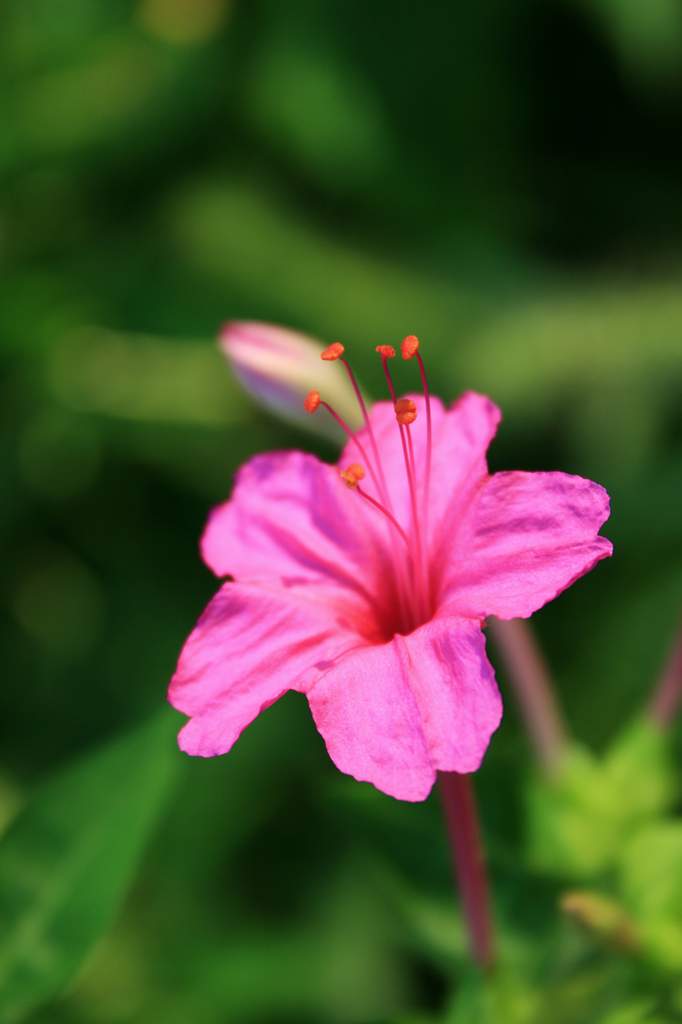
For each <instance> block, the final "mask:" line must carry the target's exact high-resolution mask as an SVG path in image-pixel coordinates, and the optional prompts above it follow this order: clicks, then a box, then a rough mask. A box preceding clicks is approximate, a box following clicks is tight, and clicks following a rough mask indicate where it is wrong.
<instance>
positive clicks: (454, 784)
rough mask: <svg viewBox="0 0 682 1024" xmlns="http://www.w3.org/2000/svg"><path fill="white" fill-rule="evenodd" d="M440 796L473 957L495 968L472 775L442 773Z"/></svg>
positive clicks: (483, 861) (485, 875) (488, 967)
mask: <svg viewBox="0 0 682 1024" xmlns="http://www.w3.org/2000/svg"><path fill="white" fill-rule="evenodd" d="M438 779H439V782H440V793H441V798H442V801H443V809H444V811H445V823H446V826H447V833H448V839H449V841H450V850H451V854H452V865H453V869H454V873H455V877H456V879H457V885H458V888H459V892H460V896H461V900H462V906H463V909H464V916H465V918H466V922H467V928H468V931H469V945H470V948H471V954H472V956H473V958H474V960H475V961H476V963H477V964H478V966H479V967H482V968H483V969H484V970H488V969H490V968H491V967H492V965H493V960H494V949H493V924H492V917H491V915H490V900H489V895H488V877H487V874H486V868H485V860H484V856H483V846H482V843H481V833H480V828H479V823H478V814H477V811H476V798H475V796H474V790H473V786H472V784H471V778H470V776H469V775H460V774H459V772H439V773H438Z"/></svg>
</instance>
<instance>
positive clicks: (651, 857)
mask: <svg viewBox="0 0 682 1024" xmlns="http://www.w3.org/2000/svg"><path fill="white" fill-rule="evenodd" d="M620 881H621V887H622V894H623V900H624V902H625V903H626V905H627V907H628V909H629V910H630V912H631V914H632V915H633V917H634V918H635V921H636V925H637V933H638V936H639V939H640V942H641V944H642V947H643V948H644V950H645V952H647V953H648V955H649V958H650V960H651V961H652V962H654V963H656V965H657V966H659V967H661V968H663V969H664V970H669V971H673V972H679V971H682V822H679V821H668V822H657V823H655V824H652V825H649V826H648V827H646V828H642V829H640V830H639V831H638V832H637V833H636V834H635V835H633V836H632V837H631V839H630V840H629V842H628V843H627V844H626V845H625V847H624V849H623V854H622V863H621V875H620Z"/></svg>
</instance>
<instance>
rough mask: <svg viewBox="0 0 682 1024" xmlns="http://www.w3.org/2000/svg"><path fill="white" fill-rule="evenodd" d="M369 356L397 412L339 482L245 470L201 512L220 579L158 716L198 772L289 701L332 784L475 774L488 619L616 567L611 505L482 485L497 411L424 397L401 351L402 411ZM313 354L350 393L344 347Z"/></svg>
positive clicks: (401, 792)
mask: <svg viewBox="0 0 682 1024" xmlns="http://www.w3.org/2000/svg"><path fill="white" fill-rule="evenodd" d="M338 349H340V351H338ZM378 351H379V353H380V355H381V358H382V363H383V366H384V371H385V373H386V377H387V381H388V384H389V388H390V391H391V396H392V401H391V402H379V403H378V404H376V405H374V407H373V408H372V409H371V411H370V412H369V413H368V414H367V417H366V425H365V427H364V428H363V429H362V430H360V431H358V432H357V434H353V433H352V432H351V431H350V430H348V433H349V440H348V443H347V445H346V448H345V451H344V452H343V455H342V457H341V459H340V462H339V465H338V467H334V466H330V465H327V464H325V463H323V462H320V461H319V459H317V458H315V457H314V456H312V455H307V454H304V453H302V452H298V451H292V452H274V453H271V454H267V455H260V456H257V457H256V458H254V459H252V460H251V461H250V462H248V463H247V464H246V465H245V466H243V467H242V469H241V470H240V471H239V473H238V475H237V480H236V484H235V487H234V491H233V494H232V497H231V498H230V500H229V501H227V502H226V503H225V504H223V505H220V506H218V507H217V508H216V509H214V511H213V512H212V514H211V516H210V519H209V522H208V525H207V527H206V530H205V533H204V535H203V538H202V543H201V550H202V554H203V557H204V560H205V561H206V563H207V565H208V566H209V567H210V568H211V569H212V570H213V571H214V572H215V573H216V575H217V576H220V577H225V576H228V575H229V576H230V577H233V580H234V581H230V582H226V583H224V584H223V586H222V587H221V589H220V590H219V591H218V593H217V595H216V596H215V597H214V598H213V600H212V601H211V602H210V604H209V605H208V607H207V609H206V610H205V612H204V614H203V615H202V617H201V618H200V620H199V622H198V623H197V626H196V628H195V629H194V631H193V633H192V634H191V635H190V637H189V639H188V640H187V642H186V644H185V647H184V649H183V651H182V653H181V656H180V660H179V663H178V667H177V671H176V673H175V675H174V677H173V680H172V682H171V685H170V691H169V699H170V702H171V703H172V704H173V705H174V707H176V708H177V709H178V710H180V711H182V712H183V713H184V714H186V715H188V716H190V720H189V721H188V722H187V723H186V725H185V726H184V728H183V729H182V730H181V732H180V737H179V743H180V747H181V749H182V750H184V751H186V752H187V753H188V754H195V755H199V756H202V757H212V756H215V755H218V754H224V753H226V752H227V751H228V750H229V749H230V748H231V746H232V745H233V743H234V742H235V740H236V739H237V737H238V736H239V734H240V733H241V731H242V730H243V729H244V728H245V727H246V726H247V725H248V724H249V723H250V722H251V721H253V719H254V718H256V716H257V715H258V714H259V713H260V712H261V711H263V710H264V709H265V708H267V707H268V706H269V705H270V704H272V703H273V702H274V701H276V700H277V699H278V698H279V697H281V696H282V695H283V694H284V693H286V692H287V691H288V690H297V691H299V692H302V693H304V694H305V695H306V697H307V699H308V703H309V705H310V708H311V711H312V714H313V718H314V720H315V724H316V726H317V728H318V730H319V732H320V733H321V734H322V736H323V738H324V741H325V743H326V746H327V750H328V752H329V755H330V757H331V759H332V761H333V762H334V763H335V765H336V766H337V767H338V768H339V769H340V770H341V771H343V772H346V773H348V774H349V775H353V776H354V777H355V778H356V779H358V780H360V781H366V782H371V783H372V784H373V785H374V786H376V787H377V788H378V789H380V790H383V791H384V792H385V793H388V794H390V795H391V796H394V797H397V798H398V799H402V800H423V799H424V798H425V797H426V796H427V795H428V793H429V791H430V789H431V786H432V785H433V782H434V779H435V777H436V772H437V771H456V772H472V771H475V770H476V769H477V768H478V767H479V765H480V763H481V760H482V758H483V755H484V753H485V750H486V748H487V746H488V743H489V740H490V737H491V735H492V733H493V732H494V731H495V729H496V728H497V726H498V725H499V722H500V718H501V715H502V704H501V699H500V694H499V691H498V689H497V685H496V683H495V677H494V674H493V670H492V667H491V666H490V664H489V662H488V659H487V657H486V652H485V638H484V635H483V632H482V627H483V625H484V622H485V619H486V618H487V617H488V616H490V615H495V616H497V617H499V618H502V619H510V618H517V617H522V618H525V617H527V616H529V615H531V614H532V613H533V612H534V611H536V610H537V609H538V608H540V607H542V605H544V604H545V603H546V602H547V601H551V600H552V598H554V597H556V596H557V594H559V593H560V592H561V591H562V590H564V589H565V588H566V587H568V586H570V584H571V583H573V582H574V581H575V580H577V579H578V578H579V577H580V576H582V575H583V573H586V572H588V571H589V570H590V569H591V568H593V566H594V565H595V564H596V563H597V562H598V561H599V560H600V559H601V558H605V557H606V556H608V555H610V554H611V550H612V549H611V544H610V542H609V541H608V540H606V539H605V538H604V537H600V536H598V531H599V529H600V527H601V525H602V524H603V523H604V521H605V520H606V519H607V518H608V514H609V499H608V495H607V493H606V491H605V490H604V489H603V488H602V487H600V486H599V485H598V484H595V483H592V482H591V481H589V480H585V479H583V478H582V477H579V476H570V475H568V474H565V473H524V472H503V473H496V474H494V475H492V476H491V475H490V474H489V473H488V469H487V464H486V450H487V448H488V445H489V444H490V442H491V440H492V438H493V437H494V435H495V431H496V429H497V425H498V423H499V421H500V412H499V410H498V409H497V407H496V406H495V405H494V404H493V403H492V402H491V401H490V400H489V399H488V398H486V397H484V396H483V395H478V394H475V393H473V392H467V393H466V394H464V395H463V396H462V397H461V398H460V399H459V400H458V401H457V402H455V404H454V405H452V406H451V407H450V408H446V407H445V406H444V405H443V404H442V403H441V402H440V400H438V399H436V398H433V397H430V396H429V393H428V388H427V386H426V376H425V372H424V365H423V362H422V359H421V356H420V355H419V351H418V342H417V340H416V339H414V338H409V339H406V342H405V343H404V344H403V357H404V358H406V359H409V358H412V357H413V356H415V355H416V357H417V360H418V363H419V369H420V373H421V378H422V383H423V385H424V395H423V396H417V395H412V396H409V397H408V398H403V399H397V397H396V395H395V391H394V388H393V382H392V378H391V374H390V371H389V369H388V360H389V359H390V358H391V357H392V356H393V355H394V354H395V353H394V350H393V349H391V348H390V346H379V349H378ZM326 356H327V358H328V359H335V358H341V360H342V362H343V364H344V366H345V367H347V369H348V373H349V377H350V378H351V380H353V378H352V373H351V371H350V368H349V367H348V365H347V363H346V361H345V359H344V358H343V346H340V345H339V346H338V348H337V349H334V348H333V347H330V348H329V349H328V350H327V352H326ZM319 406H326V403H325V402H324V401H322V399H321V398H320V396H319V394H317V392H312V393H311V395H310V396H309V398H308V400H307V404H306V407H307V408H308V409H309V411H311V412H313V411H315V409H317V408H318V407H319ZM327 408H328V409H329V407H328V406H327ZM329 411H330V412H331V414H332V415H335V412H334V410H332V409H329ZM337 418H339V419H340V417H337ZM339 470H341V473H340V472H339ZM340 475H341V477H342V479H339V477H340ZM344 483H345V484H346V485H347V486H344Z"/></svg>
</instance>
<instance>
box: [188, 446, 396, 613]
mask: <svg viewBox="0 0 682 1024" xmlns="http://www.w3.org/2000/svg"><path fill="white" fill-rule="evenodd" d="M380 520H381V516H380V514H378V513H376V512H375V511H374V510H372V509H369V510H368V509H367V508H366V506H365V503H364V502H362V501H361V500H360V499H359V497H358V495H357V494H354V493H352V492H351V491H350V490H349V489H348V488H347V487H346V486H345V485H344V484H343V482H342V481H341V480H340V479H339V475H338V471H337V470H336V469H335V468H334V467H332V466H328V465H326V464H325V463H323V462H320V461H319V460H318V459H316V458H315V457H314V456H312V455H304V454H303V453H301V452H274V453H272V454H268V455H258V456H256V458H253V459H251V460H250V461H249V462H247V463H246V465H244V466H243V467H242V469H241V470H240V471H239V474H238V476H237V482H236V485H235V488H234V492H233V495H232V498H231V499H230V500H229V501H227V502H225V503H224V504H223V505H219V506H218V507H217V508H215V509H214V510H213V511H212V513H211V516H210V518H209V521H208V524H207V526H206V530H205V532H204V535H203V537H202V541H201V551H202V555H203V557H204V560H205V562H206V564H207V565H208V566H209V567H210V568H211V569H212V570H213V572H215V573H216V574H217V575H218V576H225V575H228V574H229V575H230V576H234V577H235V578H236V579H237V580H239V581H240V582H242V581H243V582H248V583H257V582H266V583H279V585H280V586H282V587H285V588H287V589H290V590H296V591H297V592H303V591H309V592H310V594H311V595H313V594H314V599H315V601H317V602H320V603H324V602H330V603H331V604H332V605H333V606H340V605H343V606H344V607H345V608H346V611H347V614H348V615H351V616H352V615H354V616H355V617H356V619H357V622H358V629H359V631H360V632H362V631H363V630H364V631H367V630H369V629H371V628H373V626H372V623H371V622H369V621H367V620H368V615H369V617H370V618H371V615H370V611H371V609H372V608H374V609H376V605H377V602H378V601H379V600H380V592H381V585H380V581H381V580H382V579H383V578H385V576H386V561H385V559H386V557H387V555H386V549H385V546H384V545H383V544H381V543H379V540H378V538H380V537H381V536H383V535H381V534H379V533H377V531H380V530H382V529H384V530H385V525H384V524H383V522H381V521H380Z"/></svg>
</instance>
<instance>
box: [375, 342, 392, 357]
mask: <svg viewBox="0 0 682 1024" xmlns="http://www.w3.org/2000/svg"><path fill="white" fill-rule="evenodd" d="M377 352H378V353H379V355H380V356H381V358H382V359H395V349H394V348H393V345H377Z"/></svg>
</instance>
